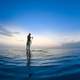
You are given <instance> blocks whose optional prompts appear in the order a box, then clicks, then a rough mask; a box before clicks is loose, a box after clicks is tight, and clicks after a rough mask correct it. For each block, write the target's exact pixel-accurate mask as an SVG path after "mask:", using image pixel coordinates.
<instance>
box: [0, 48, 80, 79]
mask: <svg viewBox="0 0 80 80" xmlns="http://www.w3.org/2000/svg"><path fill="white" fill-rule="evenodd" d="M31 54H32V55H31V59H30V60H27V59H26V52H25V49H22V48H5V49H0V80H80V49H79V48H78V49H77V48H75V49H52V48H51V49H50V48H49V49H48V48H47V49H46V48H44V49H40V48H35V49H32V51H31ZM28 62H29V63H28Z"/></svg>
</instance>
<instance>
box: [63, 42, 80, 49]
mask: <svg viewBox="0 0 80 80" xmlns="http://www.w3.org/2000/svg"><path fill="white" fill-rule="evenodd" d="M62 47H64V48H80V41H78V42H69V43H64V44H63V45H62Z"/></svg>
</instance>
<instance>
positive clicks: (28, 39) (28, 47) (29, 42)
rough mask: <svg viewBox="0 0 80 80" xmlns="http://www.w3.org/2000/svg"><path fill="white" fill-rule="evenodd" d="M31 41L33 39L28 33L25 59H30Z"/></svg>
mask: <svg viewBox="0 0 80 80" xmlns="http://www.w3.org/2000/svg"><path fill="white" fill-rule="evenodd" d="M31 39H33V37H31V33H29V34H28V36H27V45H26V54H27V58H30V57H31V51H30V46H31Z"/></svg>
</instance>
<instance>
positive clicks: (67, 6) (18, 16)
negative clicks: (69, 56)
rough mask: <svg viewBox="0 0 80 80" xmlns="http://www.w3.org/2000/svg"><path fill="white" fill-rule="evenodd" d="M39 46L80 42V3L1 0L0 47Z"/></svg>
mask: <svg viewBox="0 0 80 80" xmlns="http://www.w3.org/2000/svg"><path fill="white" fill-rule="evenodd" d="M29 32H30V33H32V36H33V37H34V39H33V40H32V44H33V45H36V46H57V45H58V46H59V45H61V44H63V43H68V42H69V43H70V42H74V43H77V42H80V37H79V36H80V1H79V0H0V44H6V45H25V43H26V36H27V35H28V33H29Z"/></svg>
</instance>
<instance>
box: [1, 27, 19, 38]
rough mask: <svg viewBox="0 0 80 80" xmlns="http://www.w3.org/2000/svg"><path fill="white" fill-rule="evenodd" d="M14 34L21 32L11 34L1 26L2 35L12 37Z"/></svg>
mask: <svg viewBox="0 0 80 80" xmlns="http://www.w3.org/2000/svg"><path fill="white" fill-rule="evenodd" d="M14 34H19V32H11V31H9V30H8V29H6V28H5V27H3V26H0V35H2V36H7V37H12V36H13V35H14Z"/></svg>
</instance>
